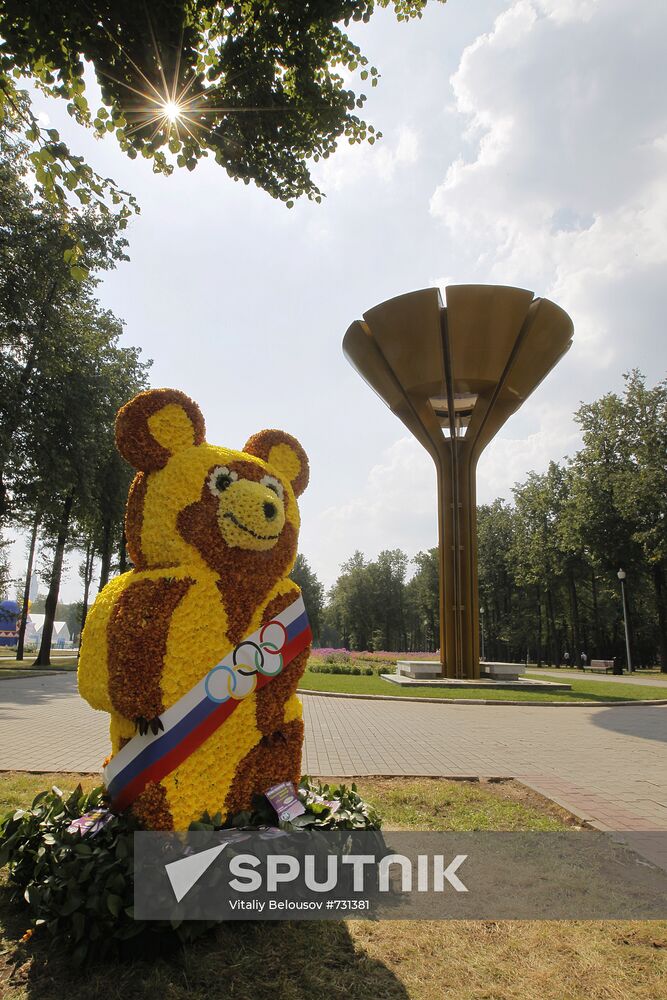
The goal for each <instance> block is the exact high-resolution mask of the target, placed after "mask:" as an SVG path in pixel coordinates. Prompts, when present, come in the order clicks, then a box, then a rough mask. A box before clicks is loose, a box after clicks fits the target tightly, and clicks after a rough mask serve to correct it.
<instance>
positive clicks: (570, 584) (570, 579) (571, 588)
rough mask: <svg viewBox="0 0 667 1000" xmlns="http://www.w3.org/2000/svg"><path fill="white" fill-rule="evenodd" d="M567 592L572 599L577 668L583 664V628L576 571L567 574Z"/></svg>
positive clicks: (574, 653) (574, 655)
mask: <svg viewBox="0 0 667 1000" xmlns="http://www.w3.org/2000/svg"><path fill="white" fill-rule="evenodd" d="M567 590H568V594H569V597H570V615H571V617H572V643H573V645H574V649H573V650H572V665H573V666H576V665H577V664H581V660H580V656H581V652H582V650H581V648H580V647H581V628H580V622H579V599H578V597H577V585H576V583H575V579H574V571H573V570H570V571H569V572H568V574H567Z"/></svg>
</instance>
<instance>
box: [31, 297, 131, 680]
mask: <svg viewBox="0 0 667 1000" xmlns="http://www.w3.org/2000/svg"><path fill="white" fill-rule="evenodd" d="M121 329H122V327H121V325H120V323H119V322H118V321H117V320H115V318H113V317H111V316H110V314H109V313H106V312H102V311H101V310H100V309H99V308H98V306H97V303H96V302H95V301H94V300H92V299H86V300H83V301H80V302H79V303H78V304H77V308H76V309H75V310H72V312H71V314H70V326H69V337H68V339H67V341H66V342H65V343H63V344H61V353H60V355H59V370H55V368H53V367H50V368H49V369H48V370H47V371H39V372H38V373H36V376H35V395H34V407H33V409H32V410H31V419H30V422H29V424H28V426H27V429H26V434H25V436H24V441H25V445H26V448H25V455H26V462H25V466H24V468H23V470H22V474H23V475H24V476H25V477H26V478H27V479H28V481H29V482H31V483H32V484H33V485H32V492H33V493H34V494H35V495H36V496H37V497H38V498H39V499H38V502H39V509H40V511H41V518H42V532H43V537H44V538H45V540H46V542H47V544H48V543H50V545H51V548H52V550H53V560H52V564H51V570H50V575H49V590H48V596H47V599H46V603H45V609H44V611H45V622H44V628H43V630H42V640H41V646H40V650H39V653H38V657H37V660H36V665H39V666H44V665H46V664H48V663H49V658H50V646H51V637H52V632H53V621H54V616H55V611H56V605H57V602H58V594H59V590H60V581H61V575H62V567H63V558H64V554H65V549H66V546H67V544H68V541H69V540H70V539H71V537H72V536H73V533H74V527H75V525H76V523H77V521H78V522H79V525H91V524H98V525H101V526H102V528H103V527H104V524H105V520H104V518H105V516H107V515H108V511H109V503H108V498H106V497H104V496H103V492H104V487H105V484H106V483H107V482H108V479H107V478H106V471H107V467H108V460H109V459H108V456H109V447H110V441H111V439H112V433H113V431H112V428H113V422H114V418H115V414H116V411H117V409H118V407H119V406H120V405H121V403H122V402H125V401H126V400H127V399H128V398H129V397H130V396H132V395H134V394H135V392H136V391H137V390H138V389H139V388H142V387H143V386H144V385H145V380H146V369H147V365H146V364H144V363H142V362H140V360H139V352H138V351H137V350H135V349H133V348H120V347H119V346H118V337H119V334H120V331H121ZM80 533H81V532H79V534H80Z"/></svg>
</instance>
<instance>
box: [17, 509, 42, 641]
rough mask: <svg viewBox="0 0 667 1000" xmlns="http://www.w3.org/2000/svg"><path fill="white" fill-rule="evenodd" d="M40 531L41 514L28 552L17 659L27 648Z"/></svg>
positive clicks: (33, 527)
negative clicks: (36, 551)
mask: <svg viewBox="0 0 667 1000" xmlns="http://www.w3.org/2000/svg"><path fill="white" fill-rule="evenodd" d="M38 530H39V514H35V520H34V521H33V522H32V534H31V535H30V549H29V550H28V565H27V566H26V571H25V587H24V588H23V606H22V607H21V624H20V625H19V641H18V644H17V647H16V659H17V660H22V659H23V653H24V646H25V630H26V626H27V624H28V610H29V605H30V580H31V577H32V566H33V563H34V561H35V546H36V545H37V532H38Z"/></svg>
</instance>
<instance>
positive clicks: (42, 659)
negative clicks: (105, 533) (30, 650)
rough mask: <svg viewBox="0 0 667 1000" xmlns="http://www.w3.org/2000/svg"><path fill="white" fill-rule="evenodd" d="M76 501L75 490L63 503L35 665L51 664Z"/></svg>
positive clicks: (44, 665) (46, 665)
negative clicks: (68, 536)
mask: <svg viewBox="0 0 667 1000" xmlns="http://www.w3.org/2000/svg"><path fill="white" fill-rule="evenodd" d="M73 503H74V492H73V491H72V492H71V493H68V494H67V497H66V499H65V503H64V504H63V512H62V515H61V518H60V524H59V525H58V537H57V539H56V550H55V553H54V556H53V568H52V570H51V581H50V583H49V593H48V596H47V598H46V604H45V605H44V628H43V629H42V641H41V643H40V646H39V653H38V654H37V659H36V660H35V662H34V663H33V666H34V667H50V666H51V640H52V638H53V623H54V621H55V618H56V607H57V604H58V594H59V593H60V578H61V576H62V571H63V557H64V555H65V544H66V542H67V534H68V531H69V519H70V515H71V513H72V505H73Z"/></svg>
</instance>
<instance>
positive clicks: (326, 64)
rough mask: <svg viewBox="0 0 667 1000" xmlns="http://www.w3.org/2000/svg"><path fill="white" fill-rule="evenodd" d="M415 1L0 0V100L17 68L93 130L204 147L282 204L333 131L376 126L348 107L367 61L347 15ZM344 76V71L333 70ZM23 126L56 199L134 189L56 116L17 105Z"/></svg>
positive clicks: (422, 0)
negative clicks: (49, 120)
mask: <svg viewBox="0 0 667 1000" xmlns="http://www.w3.org/2000/svg"><path fill="white" fill-rule="evenodd" d="M425 4H426V0H312V2H309V3H304V2H303V0H282V2H280V3H267V2H265V0H251V2H244V3H239V2H237V3H222V2H220V0H187V2H186V0H153V2H152V3H151V4H148V3H136V2H135V0H115V2H114V3H113V4H112V5H110V4H109V3H108V2H106V0H86V2H85V3H83V2H77V0H50V2H49V3H48V4H26V3H25V2H24V0H0V35H1V36H2V38H3V47H2V53H1V56H0V101H2V103H3V104H4V105H5V106H9V107H10V108H12V109H14V110H17V109H20V106H21V97H20V95H19V93H18V92H17V89H16V77H17V76H18V77H24V78H27V79H29V80H31V81H32V82H33V83H34V84H35V85H36V86H37V87H38V88H39V89H40V90H41V91H43V92H44V93H46V94H50V95H53V96H57V97H60V98H63V99H64V100H66V101H67V110H68V112H69V113H70V115H72V117H73V118H74V119H75V120H76V121H77V122H79V123H80V124H82V125H84V126H88V127H90V128H93V129H94V130H95V132H96V134H97V135H98V136H104V135H107V134H109V133H111V134H114V135H115V136H116V139H117V141H118V143H119V145H120V147H121V149H122V150H124V152H126V153H127V155H128V156H130V157H131V158H133V159H134V158H135V157H137V156H138V155H141V156H143V157H147V158H149V159H151V160H152V161H153V169H154V170H155V171H156V172H159V173H165V174H168V173H171V172H172V170H173V167H174V163H176V164H177V165H178V166H181V167H186V168H187V169H189V170H192V169H194V167H195V166H196V164H197V162H198V161H199V160H200V159H201V158H202V157H206V156H208V155H209V154H210V155H212V156H213V157H214V158H215V161H216V163H218V164H220V166H221V167H222V168H223V169H224V170H226V172H227V173H228V174H229V176H230V177H232V178H234V179H235V180H241V181H243V182H244V183H246V184H248V183H249V182H250V181H254V183H255V184H257V185H258V186H259V187H261V188H263V189H264V190H265V191H268V193H269V194H271V195H272V196H273V197H274V198H279V199H280V200H281V201H284V202H286V203H287V204H288V205H291V203H292V201H293V199H294V198H297V197H299V196H300V195H303V194H305V195H306V196H308V197H309V198H314V199H315V200H318V201H319V200H320V197H321V193H320V192H319V190H318V188H317V187H316V186H315V184H314V183H313V180H312V178H311V175H310V170H309V161H310V160H311V159H312V160H314V161H317V160H318V159H320V158H321V157H324V158H326V157H328V156H329V155H330V154H331V153H332V152H334V150H335V149H336V145H337V142H338V140H339V139H340V138H341V137H345V138H347V139H348V141H349V142H351V143H359V142H362V141H363V140H366V139H367V140H368V142H370V143H373V142H374V141H375V139H376V138H377V137H379V135H380V133H377V132H376V131H375V129H374V128H373V126H372V125H368V124H367V123H366V122H364V121H363V120H362V119H361V118H359V117H358V115H357V114H356V111H357V110H358V109H359V108H361V107H363V104H364V102H365V100H366V97H365V95H364V94H359V93H357V92H356V91H355V90H352V89H348V88H347V87H346V85H345V79H346V77H347V76H349V75H350V74H354V73H357V71H358V75H359V79H360V83H361V84H362V85H363V83H364V82H366V81H367V82H369V83H370V85H371V86H375V85H376V83H377V79H378V76H379V74H378V71H377V69H376V68H375V67H374V66H371V67H369V65H368V59H367V58H366V56H364V55H363V54H362V53H361V51H360V49H359V47H358V46H357V45H355V44H354V43H353V42H352V41H351V39H350V38H349V36H348V35H347V34H346V33H345V30H344V28H345V27H347V26H348V25H349V23H350V22H366V21H368V20H369V19H370V18H371V16H372V14H373V12H374V11H375V9H376V8H378V7H393V9H394V11H395V13H396V15H397V17H398V19H399V20H408V19H410V18H413V17H420V16H421V14H422V11H423V8H424V6H425ZM86 62H88V63H90V64H91V65H92V68H93V70H94V72H95V75H96V77H97V80H98V82H99V85H100V88H101V92H102V107H100V108H99V109H97V110H96V111H94V110H93V109H91V107H90V105H89V103H88V99H87V96H86V78H85V75H84V68H85V63H86ZM343 74H345V75H346V77H344V76H343ZM22 117H23V120H24V122H25V126H26V132H25V134H26V138H27V139H28V141H30V142H31V143H33V144H34V145H35V146H36V148H35V150H34V152H32V153H31V159H32V162H33V164H34V167H35V171H36V179H37V182H38V185H39V190H40V191H41V193H42V194H43V196H44V197H45V198H46V199H47V200H59V201H60V202H61V203H64V202H65V200H66V192H67V191H73V192H74V195H76V196H77V197H78V198H79V199H80V200H81V201H82V202H83V203H84V204H87V203H89V202H90V201H91V200H92V201H95V202H97V203H98V205H100V206H101V207H103V208H106V202H105V199H107V198H108V197H109V196H110V197H111V200H112V201H113V202H114V203H115V204H116V205H118V206H119V214H120V221H121V224H122V225H124V224H125V222H126V216H127V214H128V213H129V211H130V210H131V207H132V204H131V199H130V198H129V196H128V195H127V194H126V193H125V192H121V191H119V190H118V189H117V188H116V186H115V185H114V184H113V182H110V181H109V180H108V179H104V178H101V177H99V176H98V175H97V174H95V173H94V172H93V171H92V170H91V168H90V167H89V166H87V165H86V164H85V163H84V162H83V160H82V158H81V157H77V156H76V155H75V154H73V153H72V152H71V151H70V150H69V148H68V147H67V145H66V144H65V143H64V142H63V141H62V139H61V137H60V135H59V133H58V132H57V130H55V129H43V128H41V127H40V124H39V122H38V121H37V120H36V117H35V115H34V113H33V112H32V111H31V109H30V107H29V106H27V107H25V108H24V109H23V111H22Z"/></svg>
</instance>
